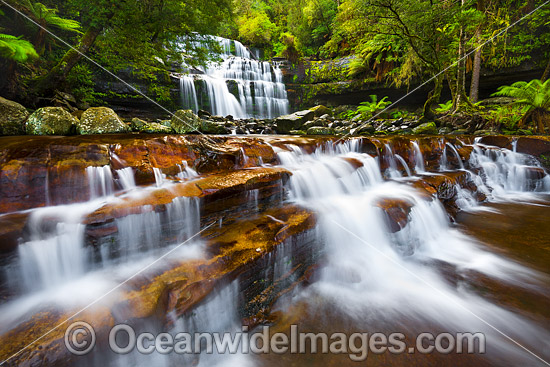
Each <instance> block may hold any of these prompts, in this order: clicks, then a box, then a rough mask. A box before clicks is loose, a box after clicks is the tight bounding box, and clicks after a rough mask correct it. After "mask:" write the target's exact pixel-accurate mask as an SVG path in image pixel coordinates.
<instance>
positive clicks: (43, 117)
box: [25, 107, 78, 135]
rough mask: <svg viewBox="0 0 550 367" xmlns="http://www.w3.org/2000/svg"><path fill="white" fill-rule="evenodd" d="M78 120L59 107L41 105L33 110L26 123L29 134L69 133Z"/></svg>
mask: <svg viewBox="0 0 550 367" xmlns="http://www.w3.org/2000/svg"><path fill="white" fill-rule="evenodd" d="M77 123H78V120H77V119H76V118H75V117H74V116H73V115H71V114H70V113H69V112H67V111H66V110H65V109H63V108H61V107H43V108H39V109H38V110H36V111H34V113H33V114H32V115H31V116H30V117H29V119H28V120H27V124H26V128H25V129H26V131H27V134H29V135H69V134H71V133H72V132H73V129H74V128H75V126H76V124H77Z"/></svg>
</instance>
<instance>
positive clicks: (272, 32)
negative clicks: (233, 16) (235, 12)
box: [237, 9, 279, 47]
mask: <svg viewBox="0 0 550 367" xmlns="http://www.w3.org/2000/svg"><path fill="white" fill-rule="evenodd" d="M237 25H238V31H239V37H240V39H241V40H242V41H243V42H245V43H246V44H248V45H250V46H256V47H266V46H269V45H270V44H271V42H272V41H274V40H276V39H277V36H278V33H279V29H278V27H277V25H275V24H274V23H273V22H272V21H271V20H270V19H269V17H268V15H267V14H266V13H265V11H262V10H256V9H253V10H251V11H250V13H249V14H246V15H243V16H240V17H238V18H237Z"/></svg>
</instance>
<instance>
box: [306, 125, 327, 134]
mask: <svg viewBox="0 0 550 367" xmlns="http://www.w3.org/2000/svg"><path fill="white" fill-rule="evenodd" d="M307 134H308V135H334V130H333V129H331V128H330V127H325V126H312V127H310V128H309V129H307Z"/></svg>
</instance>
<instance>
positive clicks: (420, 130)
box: [413, 122, 438, 135]
mask: <svg viewBox="0 0 550 367" xmlns="http://www.w3.org/2000/svg"><path fill="white" fill-rule="evenodd" d="M437 132H438V131H437V126H435V123H434V122H426V123H423V124H422V125H420V126H417V127H415V128H414V129H413V133H414V134H418V135H422V134H423V135H437Z"/></svg>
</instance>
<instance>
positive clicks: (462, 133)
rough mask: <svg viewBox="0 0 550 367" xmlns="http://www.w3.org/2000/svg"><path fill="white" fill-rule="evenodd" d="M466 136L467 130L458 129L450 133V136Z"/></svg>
mask: <svg viewBox="0 0 550 367" xmlns="http://www.w3.org/2000/svg"><path fill="white" fill-rule="evenodd" d="M467 134H468V130H467V129H458V130H453V131H452V132H451V135H467Z"/></svg>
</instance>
